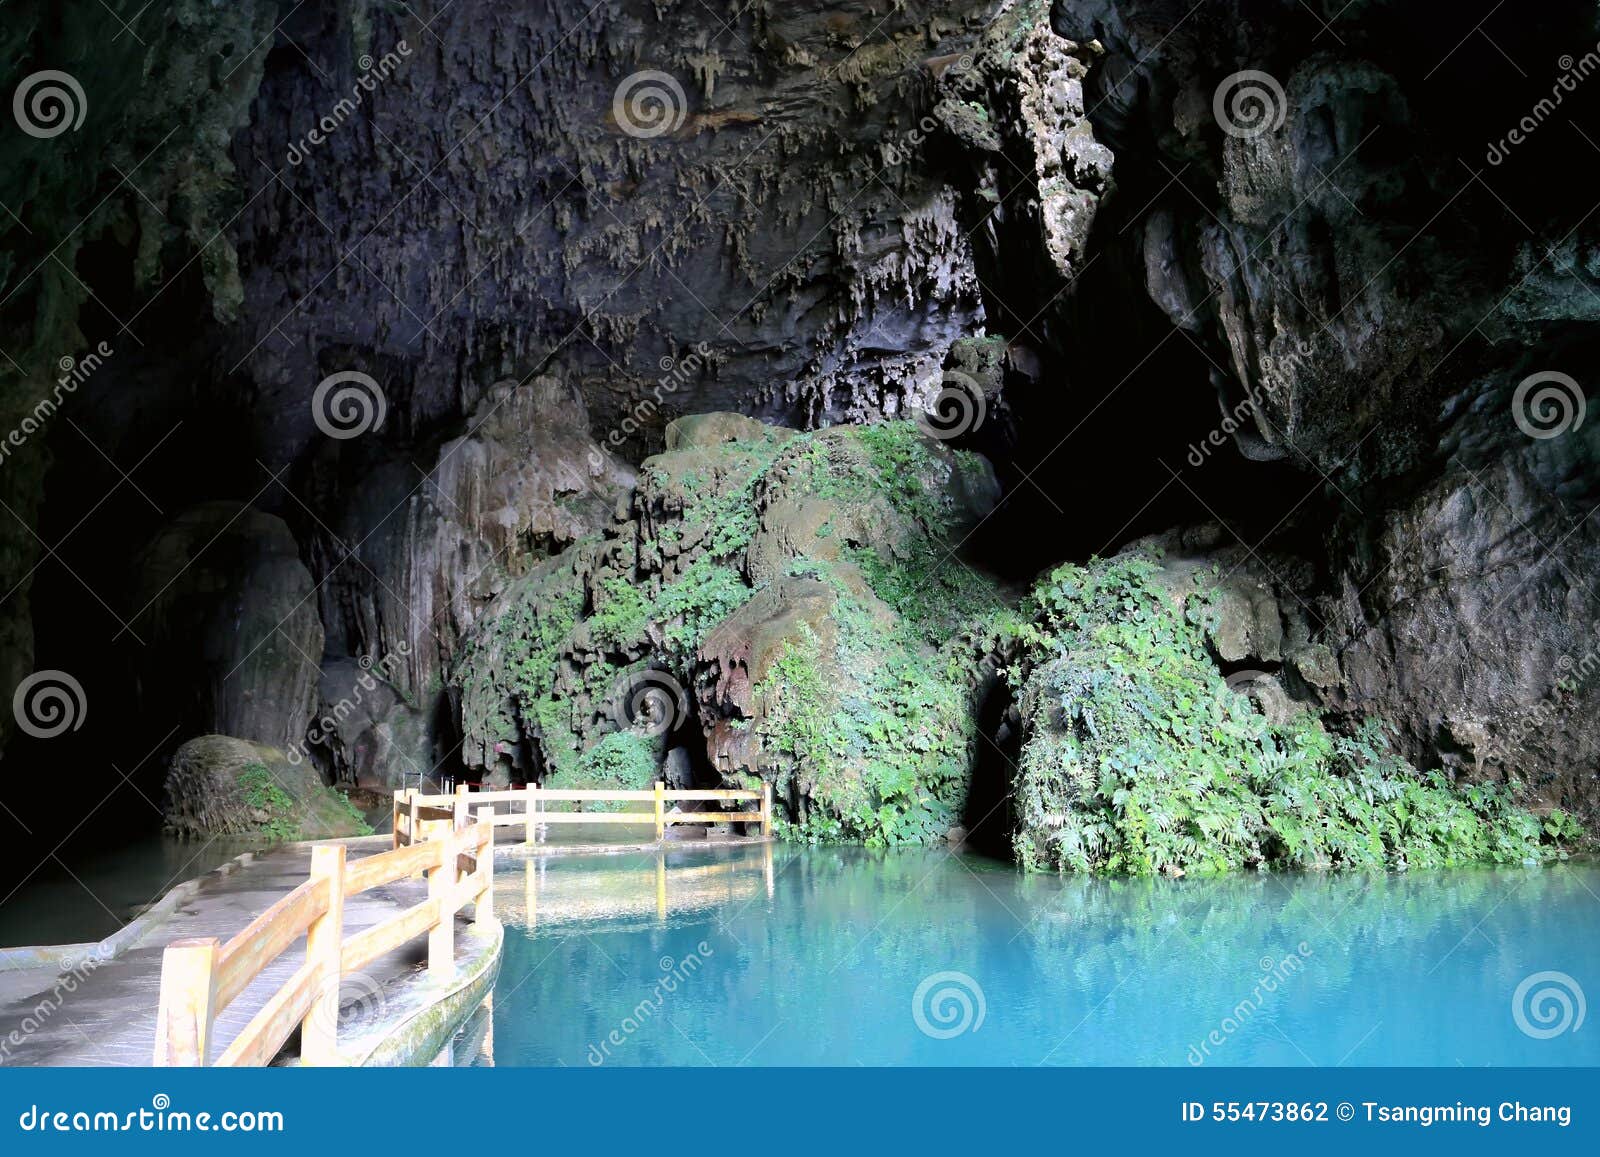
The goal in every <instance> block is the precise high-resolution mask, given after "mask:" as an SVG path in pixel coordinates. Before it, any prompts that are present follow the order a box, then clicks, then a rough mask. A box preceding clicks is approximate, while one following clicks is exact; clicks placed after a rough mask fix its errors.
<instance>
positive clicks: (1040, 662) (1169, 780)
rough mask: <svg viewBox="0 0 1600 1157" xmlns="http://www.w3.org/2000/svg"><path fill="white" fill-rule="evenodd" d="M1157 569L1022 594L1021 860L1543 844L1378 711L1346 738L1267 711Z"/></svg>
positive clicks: (1059, 577)
mask: <svg viewBox="0 0 1600 1157" xmlns="http://www.w3.org/2000/svg"><path fill="white" fill-rule="evenodd" d="M1156 571H1157V567H1156V564H1155V563H1154V562H1152V561H1150V560H1148V559H1145V558H1140V557H1137V556H1133V557H1122V558H1116V559H1112V560H1109V561H1097V562H1095V563H1094V564H1092V565H1090V566H1088V567H1078V566H1063V567H1061V568H1059V569H1058V570H1056V571H1055V572H1054V573H1053V574H1051V575H1050V576H1049V578H1048V579H1047V580H1046V581H1045V582H1044V583H1043V584H1041V586H1040V588H1039V589H1038V591H1037V592H1036V600H1037V606H1038V612H1039V615H1038V620H1037V622H1036V624H1035V625H1033V626H1031V627H1030V628H1028V629H1027V631H1026V638H1027V641H1028V642H1029V644H1030V646H1031V647H1032V648H1033V649H1034V650H1035V651H1036V652H1037V653H1038V659H1037V665H1036V666H1035V668H1034V670H1033V673H1032V675H1031V676H1029V678H1028V679H1027V681H1026V682H1025V684H1024V685H1023V687H1022V690H1023V703H1024V713H1025V715H1026V716H1027V721H1028V722H1029V723H1031V725H1032V738H1031V739H1030V742H1029V743H1028V745H1027V747H1026V749H1025V751H1024V754H1023V760H1022V769H1021V774H1020V775H1019V777H1018V783H1017V795H1018V805H1019V813H1020V832H1019V835H1018V839H1017V851H1018V856H1019V859H1021V861H1022V862H1023V863H1024V864H1025V865H1026V866H1029V867H1033V868H1060V869H1071V870H1075V871H1090V872H1113V873H1130V874H1134V875H1149V874H1152V873H1156V872H1161V871H1167V872H1177V871H1183V872H1201V873H1212V872H1222V871H1229V870H1235V869H1238V868H1243V867H1247V866H1264V865H1282V866H1294V867H1305V868H1339V867H1346V868H1385V867H1391V868H1404V867H1438V866H1446V865H1455V864H1466V863H1478V862H1494V863H1520V862H1522V861H1524V860H1537V859H1543V858H1546V857H1548V856H1549V855H1550V854H1551V848H1550V847H1549V846H1548V845H1545V844H1542V843H1541V839H1540V837H1541V825H1540V822H1539V820H1538V819H1537V818H1536V817H1534V816H1533V815H1532V814H1531V813H1529V812H1527V811H1526V810H1524V809H1522V808H1519V807H1517V806H1515V805H1514V804H1513V803H1512V802H1511V793H1510V792H1508V791H1506V790H1503V789H1499V788H1496V787H1494V786H1492V785H1487V784H1478V785H1473V786H1471V787H1468V788H1466V789H1465V790H1457V789H1456V788H1455V787H1453V786H1452V785H1450V784H1449V783H1447V782H1446V781H1445V779H1444V777H1443V776H1441V775H1439V774H1438V773H1429V774H1427V775H1424V774H1422V773H1420V772H1418V771H1417V770H1416V769H1415V768H1413V767H1411V766H1410V765H1409V764H1407V763H1406V762H1405V761H1404V760H1403V759H1401V758H1400V757H1399V756H1398V755H1396V754H1394V753H1393V752H1392V751H1391V750H1390V747H1389V744H1388V741H1387V739H1386V737H1385V736H1384V735H1383V733H1382V730H1381V728H1379V727H1378V726H1377V724H1375V723H1372V722H1369V723H1367V724H1366V725H1365V726H1363V727H1361V728H1360V729H1359V730H1358V731H1357V732H1356V733H1355V734H1354V735H1351V736H1336V735H1330V734H1329V733H1328V732H1327V731H1326V730H1325V729H1324V728H1323V726H1322V724H1321V723H1320V722H1319V721H1318V720H1317V719H1316V718H1315V717H1314V716H1312V715H1309V714H1302V715H1300V716H1298V717H1296V718H1294V719H1293V720H1291V721H1290V722H1288V723H1287V724H1284V725H1274V724H1272V723H1270V722H1269V721H1268V720H1267V718H1266V717H1265V716H1263V715H1262V714H1261V713H1260V712H1259V711H1257V710H1256V709H1255V707H1254V706H1253V705H1252V704H1251V702H1250V701H1249V699H1248V698H1246V697H1245V696H1243V695H1240V694H1237V693H1235V692H1233V691H1231V690H1230V689H1229V688H1228V687H1227V685H1226V684H1225V683H1224V682H1223V680H1222V677H1221V675H1220V674H1219V673H1218V672H1217V669H1216V667H1215V666H1214V665H1213V663H1212V662H1211V660H1210V658H1209V656H1208V655H1207V653H1206V651H1205V647H1204V630H1205V628H1206V627H1207V626H1208V625H1209V617H1210V615H1211V613H1212V612H1211V609H1210V606H1209V602H1208V600H1207V599H1206V598H1205V597H1203V596H1201V595H1200V594H1199V593H1198V592H1197V593H1195V594H1193V595H1190V597H1188V598H1187V599H1186V600H1185V604H1186V608H1187V609H1186V610H1180V608H1179V607H1178V605H1177V603H1176V602H1175V600H1174V598H1173V596H1172V594H1171V593H1169V592H1168V591H1167V590H1165V589H1164V588H1162V587H1161V586H1159V585H1158V584H1157V583H1156V582H1155V581H1154V576H1155V574H1156ZM1555 822H1556V824H1557V825H1558V828H1559V830H1560V831H1563V832H1564V831H1566V830H1567V829H1566V826H1565V823H1564V821H1559V820H1558V821H1555ZM1550 834H1551V835H1552V836H1554V834H1555V833H1550Z"/></svg>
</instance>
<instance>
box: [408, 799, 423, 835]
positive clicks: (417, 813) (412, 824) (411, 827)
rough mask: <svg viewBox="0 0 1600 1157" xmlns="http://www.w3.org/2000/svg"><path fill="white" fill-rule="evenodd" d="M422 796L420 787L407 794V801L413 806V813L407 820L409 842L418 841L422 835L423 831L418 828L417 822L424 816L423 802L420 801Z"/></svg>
mask: <svg viewBox="0 0 1600 1157" xmlns="http://www.w3.org/2000/svg"><path fill="white" fill-rule="evenodd" d="M421 797H422V789H421V788H420V787H419V788H417V789H416V790H415V791H413V792H412V793H411V794H409V795H408V796H406V803H407V804H409V805H410V806H411V815H410V816H409V817H408V818H407V820H406V843H408V844H414V843H416V842H417V840H418V838H419V837H420V836H421V833H420V832H419V831H418V830H417V824H418V822H419V821H420V820H421V818H422V813H421V808H422V804H421V803H420V802H419V801H420V799H421Z"/></svg>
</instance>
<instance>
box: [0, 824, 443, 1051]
mask: <svg viewBox="0 0 1600 1157" xmlns="http://www.w3.org/2000/svg"><path fill="white" fill-rule="evenodd" d="M387 848H388V841H387V840H383V841H378V840H371V839H368V840H358V841H352V843H351V847H350V852H349V855H350V859H351V860H352V861H354V860H357V859H360V858H361V857H363V856H367V855H372V854H374V853H377V852H380V851H384V850H386V849H387ZM310 867H311V849H310V847H308V846H299V847H289V848H280V849H275V850H273V851H269V852H265V853H258V854H257V855H256V856H255V857H254V858H253V859H252V860H251V861H250V862H249V863H246V864H242V865H239V866H237V867H235V868H234V869H233V870H232V871H230V872H228V873H226V874H223V873H220V872H213V873H212V874H210V875H208V876H205V877H202V879H201V880H200V881H199V886H198V888H196V889H195V890H194V891H193V894H192V895H189V896H187V897H185V898H184V899H182V900H181V902H179V903H178V904H177V906H176V907H175V909H174V910H173V911H171V912H170V913H168V914H166V915H165V916H162V917H159V918H156V919H152V920H151V921H149V926H148V927H147V928H143V929H141V930H140V931H139V933H138V935H137V936H136V937H135V938H134V939H133V940H132V942H131V944H130V945H129V946H128V947H126V948H125V949H124V950H123V951H122V952H121V953H119V954H118V955H117V956H115V957H114V958H113V959H111V960H109V961H107V962H106V963H104V964H100V965H98V966H96V967H92V968H89V969H80V970H79V972H78V973H76V974H73V973H65V974H64V973H61V972H60V971H59V970H58V969H57V968H56V967H54V966H51V965H41V964H34V965H33V966H31V967H28V968H24V969H16V970H13V971H12V972H11V973H10V974H8V975H7V977H6V978H5V983H4V985H3V987H0V1065H148V1064H150V1063H151V1058H152V1054H153V1052H154V1048H155V1024H156V1003H157V998H158V995H159V992H160V987H161V955H162V951H163V950H164V949H165V947H166V945H167V944H168V943H169V942H170V941H173V940H177V939H181V938H183V937H188V936H216V937H218V938H220V939H222V940H224V941H225V940H227V939H228V938H229V937H230V936H233V935H234V934H235V933H237V932H238V931H239V930H240V929H242V928H244V927H245V925H247V924H248V923H249V922H250V921H251V920H252V919H254V918H255V917H256V916H257V915H259V914H260V913H261V912H262V911H264V910H265V909H266V908H267V907H268V906H269V905H271V904H272V903H273V902H274V901H276V900H277V899H278V898H279V897H280V896H282V895H283V894H284V893H286V892H288V891H289V890H291V889H292V888H295V887H297V886H298V885H299V884H301V883H303V882H304V881H305V879H306V877H307V875H308V874H309V872H310ZM425 897H426V885H425V884H424V883H423V882H422V881H421V880H402V881H399V882H397V883H395V884H390V885H386V886H384V887H381V888H374V889H372V890H370V891H368V892H364V893H362V894H361V895H360V896H356V897H352V898H351V899H349V900H347V901H346V902H345V910H344V927H345V935H346V936H347V937H348V936H349V935H350V934H351V933H354V932H359V931H360V930H361V929H363V928H367V927H370V926H371V925H373V924H376V923H378V922H379V921H381V920H384V919H387V918H388V917H389V916H392V915H394V914H395V913H397V912H399V911H401V910H403V909H405V908H408V907H410V906H411V905H413V904H416V903H419V902H420V901H421V900H423V899H424V898H425ZM426 954H427V942H426V940H418V941H417V942H415V943H414V944H411V945H407V946H405V947H403V948H401V949H399V950H397V951H396V952H393V953H390V954H389V955H388V956H385V957H383V958H381V959H379V960H377V961H374V962H373V963H372V964H371V965H369V966H368V967H367V969H366V970H365V971H364V973H363V974H361V975H359V976H356V977H353V978H347V980H346V982H345V984H344V985H343V986H342V987H341V998H342V999H343V1000H345V1001H347V1002H360V1001H361V1000H363V999H368V998H370V996H371V994H372V992H374V991H376V990H377V989H378V988H379V987H380V986H387V985H391V984H393V983H395V982H396V981H398V980H399V979H401V978H402V977H404V976H406V975H408V974H410V973H412V972H415V971H417V970H419V969H420V968H421V966H422V964H423V962H424V961H425V958H426ZM304 960H305V940H304V938H302V939H301V940H300V942H299V943H298V944H296V945H295V946H293V947H291V948H290V949H289V950H288V951H286V952H284V953H283V954H282V955H281V956H279V957H278V959H277V960H276V961H274V962H273V963H272V964H271V965H270V966H269V967H268V968H267V969H266V970H265V971H264V972H263V973H262V974H261V975H260V976H258V977H257V978H256V979H255V981H254V982H253V983H252V984H251V985H250V986H249V987H248V988H246V989H245V990H244V991H243V992H242V993H240V994H239V996H238V997H237V998H236V999H235V1000H234V1001H233V1003H232V1004H230V1005H229V1006H228V1007H227V1008H226V1009H225V1010H223V1012H222V1014H221V1015H220V1016H219V1017H218V1018H217V1021H216V1029H215V1034H214V1037H213V1054H212V1055H213V1058H214V1057H215V1056H216V1055H218V1054H220V1053H221V1051H222V1050H223V1049H224V1048H226V1047H227V1045H228V1042H229V1041H231V1040H232V1039H233V1038H234V1037H235V1036H236V1035H237V1034H238V1033H239V1030H240V1029H242V1028H243V1027H244V1026H245V1025H246V1024H247V1023H249V1020H250V1018H251V1017H252V1016H254V1015H255V1013H256V1011H257V1010H258V1009H260V1008H261V1006H262V1005H263V1004H264V1003H265V1001H266V1000H267V998H268V997H270V996H271V995H272V993H273V992H275V991H276V990H277V989H278V988H279V987H280V986H281V985H282V984H283V982H284V981H285V980H287V979H288V978H289V977H290V976H291V975H293V973H294V972H295V970H296V969H297V968H299V967H300V965H301V964H302V963H303V962H304ZM69 979H70V981H71V982H70V983H69Z"/></svg>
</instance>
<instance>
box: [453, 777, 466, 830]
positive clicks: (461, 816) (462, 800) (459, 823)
mask: <svg viewBox="0 0 1600 1157" xmlns="http://www.w3.org/2000/svg"><path fill="white" fill-rule="evenodd" d="M455 808H456V823H455V828H456V831H458V832H459V831H460V830H461V829H462V828H464V827H466V826H467V818H468V816H467V811H468V806H467V785H466V784H464V783H463V784H458V785H457V786H456V804H455Z"/></svg>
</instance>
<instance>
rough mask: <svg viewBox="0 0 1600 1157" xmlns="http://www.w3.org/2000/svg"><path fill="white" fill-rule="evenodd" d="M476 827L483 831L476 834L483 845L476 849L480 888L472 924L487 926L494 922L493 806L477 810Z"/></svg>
mask: <svg viewBox="0 0 1600 1157" xmlns="http://www.w3.org/2000/svg"><path fill="white" fill-rule="evenodd" d="M478 826H479V827H480V828H482V829H483V830H482V831H480V832H479V833H478V835H479V836H480V837H482V838H483V843H482V844H481V845H480V846H479V847H478V875H479V876H480V877H481V879H480V880H479V883H480V885H481V886H480V887H479V889H478V899H477V903H476V905H475V907H474V911H473V913H472V922H473V923H474V924H480V925H481V924H488V923H492V922H493V921H494V807H493V805H490V806H487V807H481V808H479V809H478Z"/></svg>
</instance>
